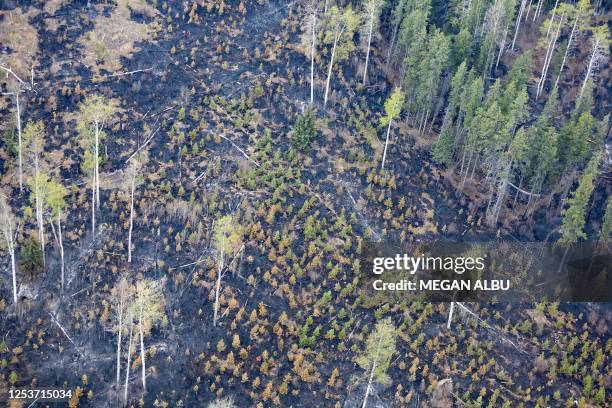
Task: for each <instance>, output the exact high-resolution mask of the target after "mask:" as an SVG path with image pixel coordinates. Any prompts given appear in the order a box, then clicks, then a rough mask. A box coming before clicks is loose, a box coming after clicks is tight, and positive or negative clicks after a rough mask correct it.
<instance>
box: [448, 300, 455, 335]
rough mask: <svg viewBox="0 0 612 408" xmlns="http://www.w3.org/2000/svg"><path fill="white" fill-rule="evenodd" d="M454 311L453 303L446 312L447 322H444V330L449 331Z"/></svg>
mask: <svg viewBox="0 0 612 408" xmlns="http://www.w3.org/2000/svg"><path fill="white" fill-rule="evenodd" d="M454 311H455V302H451V303H450V310H449V311H448V321H447V322H446V328H447V329H449V330H450V328H451V322H452V321H453V312H454Z"/></svg>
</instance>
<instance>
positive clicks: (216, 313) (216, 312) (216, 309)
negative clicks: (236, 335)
mask: <svg viewBox="0 0 612 408" xmlns="http://www.w3.org/2000/svg"><path fill="white" fill-rule="evenodd" d="M223 258H224V255H223V254H221V260H220V261H219V268H218V270H217V284H216V288H215V305H214V312H213V327H216V326H217V319H218V316H219V293H220V292H221V278H222V277H223V275H222V273H223V263H224V259H223Z"/></svg>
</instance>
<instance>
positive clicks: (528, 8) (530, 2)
mask: <svg viewBox="0 0 612 408" xmlns="http://www.w3.org/2000/svg"><path fill="white" fill-rule="evenodd" d="M532 3H533V0H529V5H528V6H527V13H525V21H527V19H528V18H529V12H530V11H531V4H532Z"/></svg>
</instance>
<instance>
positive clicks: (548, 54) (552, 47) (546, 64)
mask: <svg viewBox="0 0 612 408" xmlns="http://www.w3.org/2000/svg"><path fill="white" fill-rule="evenodd" d="M564 19H565V15H563V14H562V15H561V18H560V19H559V25H558V26H557V31H556V32H555V35H554V36H553V37H552V38H551V39H550V41H549V43H548V49H547V50H546V56H545V57H544V66H543V67H542V73H541V75H540V80H539V82H538V87H537V91H536V98H537V97H539V96H540V94H542V91H543V90H544V84H545V83H546V76H547V75H548V69H549V68H550V62H551V61H552V57H553V55H554V53H555V44H556V43H557V39H558V38H559V33H560V32H561V27H562V26H563V21H564ZM550 24H551V25H552V21H551V22H550Z"/></svg>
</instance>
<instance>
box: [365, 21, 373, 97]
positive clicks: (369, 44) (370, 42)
mask: <svg viewBox="0 0 612 408" xmlns="http://www.w3.org/2000/svg"><path fill="white" fill-rule="evenodd" d="M369 22H370V27H369V28H368V50H367V51H366V60H365V67H364V68H363V86H365V84H366V75H367V74H368V61H369V59H370V46H371V44H372V31H374V15H372V14H370V19H369Z"/></svg>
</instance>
